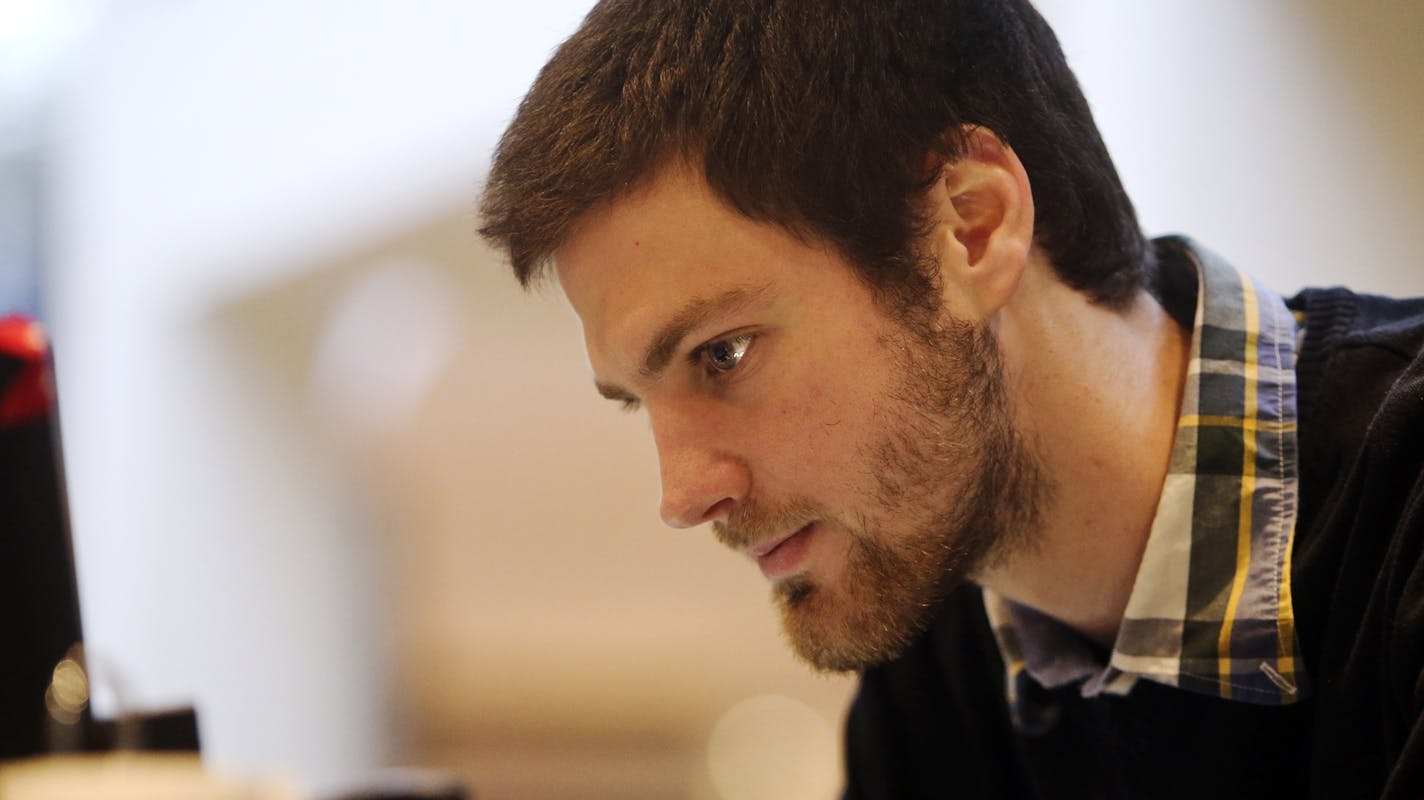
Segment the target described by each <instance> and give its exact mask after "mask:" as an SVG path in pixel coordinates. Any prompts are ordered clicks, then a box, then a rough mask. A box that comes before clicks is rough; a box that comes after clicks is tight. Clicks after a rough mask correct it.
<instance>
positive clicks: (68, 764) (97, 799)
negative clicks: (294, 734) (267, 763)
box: [0, 753, 298, 800]
mask: <svg viewBox="0 0 1424 800" xmlns="http://www.w3.org/2000/svg"><path fill="white" fill-rule="evenodd" d="M297 797H298V795H297V794H295V793H294V792H293V791H291V790H289V789H287V788H286V787H283V786H280V785H269V784H259V783H255V782H252V781H247V780H238V779H233V778H229V777H221V776H216V775H213V774H210V773H208V772H206V771H204V770H203V768H202V766H201V765H200V764H199V763H198V757H197V756H196V755H190V756H184V755H154V754H141V753H114V754H110V755H101V756H50V757H45V758H36V759H31V760H28V761H21V762H15V763H12V764H5V765H0V798H3V799H4V800H296V798H297Z"/></svg>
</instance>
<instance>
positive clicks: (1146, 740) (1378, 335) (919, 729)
mask: <svg viewBox="0 0 1424 800" xmlns="http://www.w3.org/2000/svg"><path fill="white" fill-rule="evenodd" d="M1289 305H1290V306H1291V307H1292V308H1293V309H1295V310H1298V311H1299V310H1303V311H1304V312H1305V315H1306V339H1305V342H1304V344H1303V345H1302V347H1301V351H1300V357H1299V361H1298V364H1297V376H1298V384H1297V385H1298V389H1299V411H1300V414H1299V448H1300V449H1299V452H1300V493H1301V503H1300V513H1299V517H1298V520H1297V528H1296V540H1295V550H1294V553H1293V564H1292V584H1293V593H1292V596H1293V599H1294V605H1295V614H1296V624H1297V630H1298V633H1299V637H1300V645H1301V656H1302V658H1303V659H1304V661H1305V666H1306V670H1307V675H1308V678H1309V680H1310V682H1311V683H1310V690H1309V691H1310V696H1309V697H1308V698H1307V699H1305V700H1302V701H1301V702H1299V703H1296V704H1293V705H1288V706H1262V705H1252V704H1248V703H1242V702H1233V701H1229V700H1222V699H1219V698H1215V697H1208V696H1205V695H1200V694H1194V693H1190V692H1187V691H1183V690H1180V689H1173V688H1171V687H1167V686H1162V685H1159V684H1155V683H1152V682H1149V681H1139V682H1138V683H1137V685H1136V687H1134V688H1133V690H1132V692H1131V693H1130V694H1129V695H1127V696H1126V697H1115V696H1107V695H1100V696H1098V697H1095V698H1092V699H1084V698H1083V697H1081V696H1080V695H1079V693H1078V689H1077V687H1076V686H1069V687H1065V688H1063V689H1060V690H1056V691H1048V690H1042V689H1039V690H1037V692H1036V693H1035V694H1034V696H1032V697H1031V698H1029V700H1030V701H1031V702H1032V704H1033V708H1034V709H1035V713H1033V714H1032V715H1029V716H1028V717H1026V718H1027V719H1030V720H1031V722H1032V723H1033V724H1032V725H1031V726H1026V727H1031V728H1032V729H1031V730H1028V731H1015V730H1014V729H1013V728H1012V727H1011V726H1010V724H1009V719H1008V709H1007V706H1006V703H1005V700H1004V669H1003V665H1002V663H1001V661H1000V658H999V653H998V649H997V647H996V646H995V644H994V638H993V635H992V633H991V632H990V630H989V626H988V622H987V620H986V619H985V617H984V608H983V601H982V599H981V595H980V591H979V589H978V588H977V587H975V586H965V587H962V588H961V589H959V590H958V591H956V592H955V593H954V594H953V595H951V596H950V597H949V598H948V599H947V600H946V602H945V603H944V605H943V606H942V608H941V609H940V611H939V613H938V616H937V618H936V621H935V622H934V624H933V625H932V627H931V629H930V630H929V631H928V632H927V633H926V634H924V635H923V636H921V637H920V638H919V639H918V640H917V641H916V642H915V644H913V645H912V646H911V648H910V649H909V650H908V651H907V652H906V653H905V654H904V655H903V656H901V657H900V658H898V659H896V660H895V661H893V662H890V663H888V664H885V665H882V666H879V667H875V668H872V669H870V670H867V671H866V672H865V674H864V675H863V676H862V679H861V685H860V690H859V693H858V695H857V696H856V699H855V702H854V704H853V705H852V707H851V711H850V716H849V719H848V721H847V728H846V748H847V750H846V757H847V771H848V776H847V789H846V797H847V798H857V799H858V798H894V799H895V800H901V799H902V798H921V797H924V798H942V797H965V798H980V797H984V798H1074V799H1075V800H1076V798H1097V797H1123V798H1159V797H1183V798H1193V800H1215V798H1237V797H1240V798H1270V797H1293V798H1299V797H1307V798H1321V799H1322V800H1324V799H1325V798H1329V799H1330V800H1335V798H1355V797H1359V798H1376V797H1388V798H1400V799H1403V798H1411V799H1412V798H1424V722H1421V715H1424V300H1412V301H1395V300H1386V299H1383V298H1377V297H1368V296H1362V295H1355V294H1352V293H1350V292H1347V291H1345V290H1340V289H1332V290H1324V291H1319V290H1308V291H1305V292H1302V293H1301V294H1300V295H1298V296H1296V297H1295V298H1293V299H1292V300H1291V301H1290V302H1289Z"/></svg>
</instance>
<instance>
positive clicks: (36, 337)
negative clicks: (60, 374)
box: [0, 314, 54, 428]
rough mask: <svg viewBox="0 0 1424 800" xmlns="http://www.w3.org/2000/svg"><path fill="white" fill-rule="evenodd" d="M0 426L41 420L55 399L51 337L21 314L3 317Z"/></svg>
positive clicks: (1, 320)
mask: <svg viewBox="0 0 1424 800" xmlns="http://www.w3.org/2000/svg"><path fill="white" fill-rule="evenodd" d="M0 365H3V366H4V367H6V369H4V370H3V372H0V428H9V427H14V426H16V425H24V424H28V423H33V422H39V421H41V420H44V419H45V418H46V417H48V416H49V411H50V407H51V406H52V405H53V403H54V380H53V378H52V375H51V373H50V369H49V337H47V336H45V332H44V327H43V326H41V325H40V324H39V323H38V322H36V321H34V320H32V319H30V318H29V317H25V316H22V315H19V314H15V315H11V316H8V317H4V318H0Z"/></svg>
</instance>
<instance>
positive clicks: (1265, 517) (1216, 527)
mask: <svg viewBox="0 0 1424 800" xmlns="http://www.w3.org/2000/svg"><path fill="white" fill-rule="evenodd" d="M1178 242H1179V243H1180V244H1181V245H1184V247H1182V248H1180V249H1184V250H1185V251H1186V255H1187V258H1189V259H1190V260H1191V262H1192V263H1193V265H1194V266H1195V267H1196V271H1197V280H1198V283H1197V287H1198V288H1197V307H1196V321H1195V326H1194V330H1193V332H1192V349H1191V361H1190V363H1189V364H1188V367H1187V377H1186V385H1185V387H1184V389H1183V396H1182V410H1181V417H1180V419H1179V420H1178V422H1177V433H1176V438H1175V439H1174V441H1173V445H1172V458H1171V465H1170V467H1169V468H1168V472H1167V478H1166V481H1165V483H1164V485H1163V487H1162V496H1161V499H1160V500H1159V501H1158V505H1157V514H1156V517H1155V518H1154V519H1153V521H1152V530H1151V532H1150V533H1149V535H1148V539H1147V548H1146V551H1145V553H1144V554H1143V557H1142V564H1141V566H1140V567H1139V568H1138V572H1137V579H1136V581H1135V583H1134V585H1133V587H1132V594H1131V596H1130V598H1129V600H1128V604H1127V611H1126V613H1125V614H1124V616H1123V621H1122V626H1121V627H1120V628H1119V629H1118V634H1117V639H1116V641H1115V642H1114V643H1113V649H1112V652H1111V653H1110V654H1106V662H1104V654H1103V652H1102V650H1101V649H1100V648H1097V647H1095V646H1094V645H1092V644H1090V643H1088V642H1086V641H1085V640H1084V639H1082V637H1080V636H1079V635H1078V634H1076V633H1074V632H1073V631H1071V630H1070V629H1068V628H1067V627H1066V626H1064V625H1063V624H1062V623H1059V622H1057V621H1056V620H1054V619H1052V618H1050V617H1048V616H1046V615H1044V614H1041V613H1039V612H1037V611H1035V610H1033V609H1031V608H1028V607H1026V606H1022V605H1018V604H1016V603H1014V602H1012V601H1009V600H1007V599H1005V598H1002V597H999V596H998V595H996V594H994V593H993V592H991V591H989V590H987V589H986V590H984V605H985V609H986V611H987V612H988V616H989V622H990V624H991V625H992V627H993V629H994V635H995V638H996V639H997V640H998V644H999V650H1000V653H1001V655H1002V656H1003V660H1004V664H1005V667H1006V669H1007V672H1008V681H1007V687H1008V695H1009V708H1010V710H1011V712H1012V714H1013V717H1014V721H1015V724H1016V725H1019V724H1021V723H1022V722H1023V720H1024V719H1026V716H1025V715H1026V714H1028V713H1030V712H1031V709H1027V708H1023V707H1021V703H1020V702H1019V700H1020V698H1021V697H1024V696H1025V687H1024V685H1023V683H1022V682H1023V681H1026V680H1035V681H1037V683H1039V684H1040V685H1042V686H1045V687H1048V688H1056V687H1059V686H1064V685H1067V684H1070V683H1073V682H1076V681H1083V685H1082V693H1083V695H1084V696H1086V697H1092V696H1095V695H1097V694H1100V693H1108V694H1117V695H1125V694H1127V693H1128V692H1129V691H1130V690H1131V689H1132V687H1133V685H1134V684H1136V682H1137V681H1138V680H1139V679H1146V680H1150V681H1156V682H1158V683H1163V684H1167V685H1169V686H1175V687H1178V688H1181V689H1185V690H1188V691H1193V692H1199V693H1202V694H1207V695H1212V696H1217V697H1222V698H1226V699H1231V700H1240V701H1245V702H1250V703H1261V704H1285V703H1293V702H1295V701H1296V700H1299V699H1300V698H1301V696H1302V695H1303V694H1304V689H1305V686H1304V678H1305V674H1304V669H1303V666H1302V665H1301V664H1300V663H1299V660H1298V657H1297V655H1296V654H1297V651H1298V643H1297V641H1296V636H1295V614H1294V611H1293V609H1292V607H1291V587H1290V576H1291V546H1292V540H1293V535H1294V532H1295V518H1296V502H1297V495H1296V488H1297V487H1296V484H1297V466H1296V427H1295V426H1296V396H1295V346H1296V327H1297V324H1296V320H1295V318H1294V317H1293V316H1292V314H1291V312H1290V311H1289V310H1288V309H1287V308H1286V306H1285V303H1284V302H1282V300H1281V299H1280V298H1279V297H1277V296H1276V295H1274V294H1272V293H1271V292H1270V291H1268V290H1266V289H1264V288H1262V287H1260V286H1258V285H1257V284H1255V283H1254V282H1252V281H1251V279H1250V278H1248V277H1246V276H1245V275H1243V274H1241V273H1240V272H1237V271H1236V270H1235V269H1234V268H1233V267H1231V266H1230V265H1228V264H1226V263H1225V262H1223V261H1221V260H1220V259H1219V258H1218V257H1216V256H1214V255H1212V254H1211V253H1208V252H1206V251H1203V250H1200V249H1198V248H1196V247H1195V246H1193V245H1191V243H1189V242H1186V241H1185V240H1178Z"/></svg>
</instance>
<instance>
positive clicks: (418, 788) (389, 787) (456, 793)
mask: <svg viewBox="0 0 1424 800" xmlns="http://www.w3.org/2000/svg"><path fill="white" fill-rule="evenodd" d="M326 800H475V796H474V795H473V794H471V793H470V791H469V789H468V788H467V787H466V786H465V785H464V784H463V783H461V782H460V781H458V780H456V779H454V778H451V777H449V776H445V775H439V774H435V773H430V772H425V771H422V770H417V769H389V770H386V771H385V772H383V773H382V774H381V775H379V776H378V777H377V778H376V779H375V780H372V781H369V782H367V783H366V784H364V785H363V786H362V787H361V788H358V789H349V790H347V791H344V792H339V793H337V794H335V795H331V796H329V797H328V798H326Z"/></svg>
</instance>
